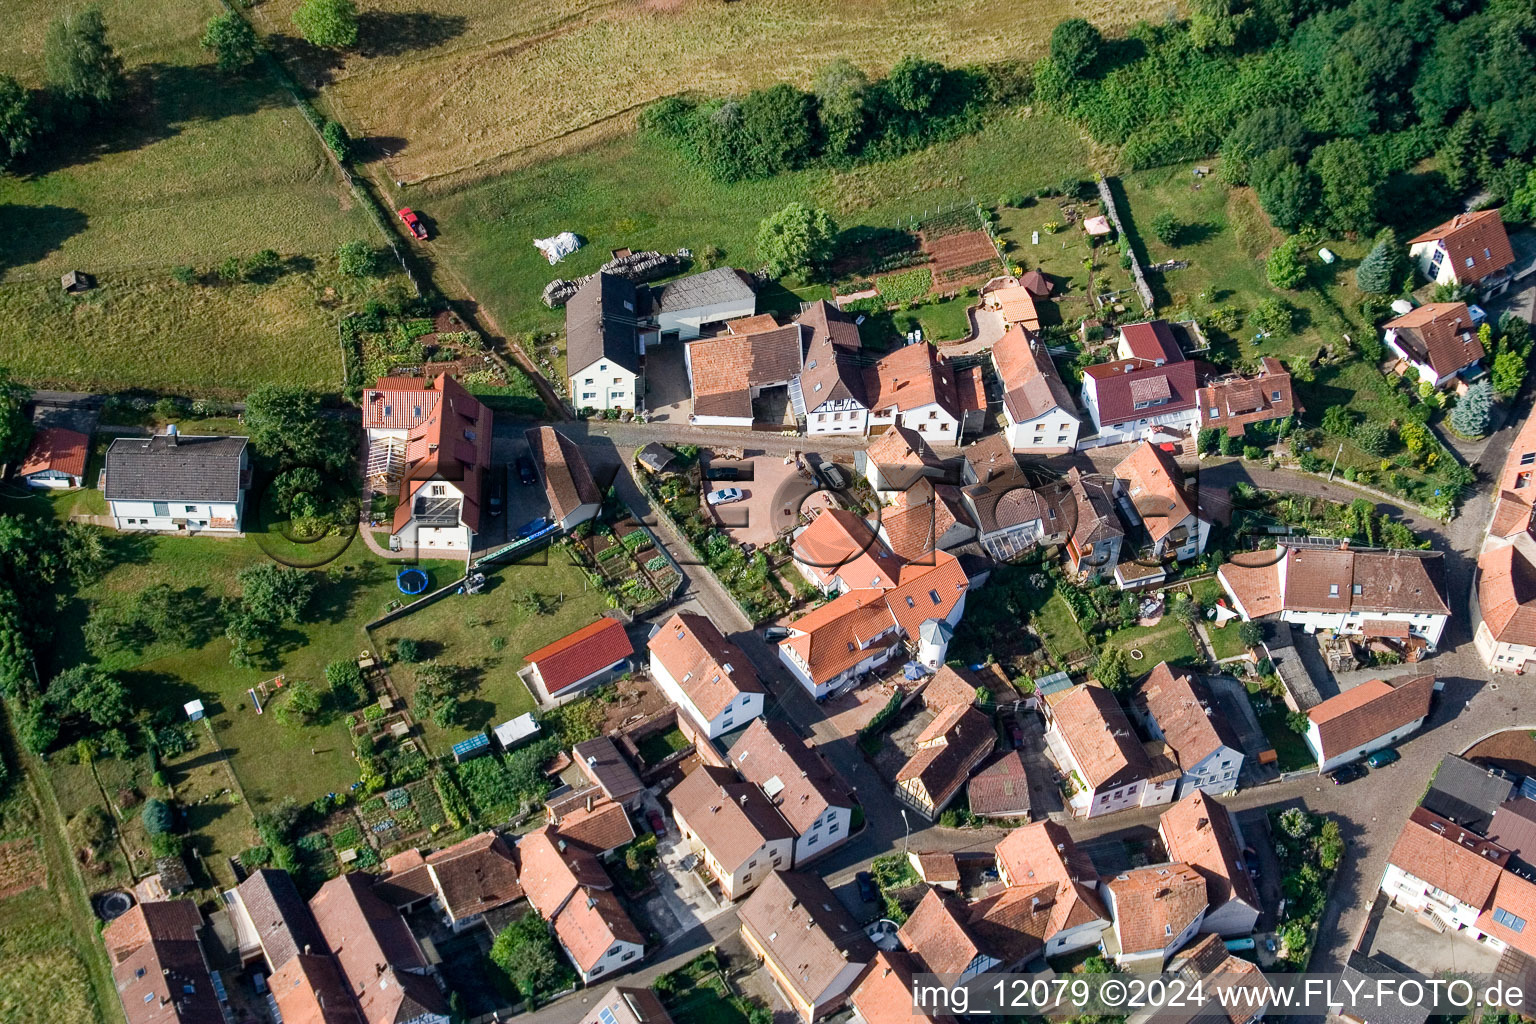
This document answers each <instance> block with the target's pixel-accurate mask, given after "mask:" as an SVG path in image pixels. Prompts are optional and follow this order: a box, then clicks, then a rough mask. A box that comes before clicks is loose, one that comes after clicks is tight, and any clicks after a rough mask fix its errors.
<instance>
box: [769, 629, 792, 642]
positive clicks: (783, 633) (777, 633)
mask: <svg viewBox="0 0 1536 1024" xmlns="http://www.w3.org/2000/svg"><path fill="white" fill-rule="evenodd" d="M789 633H790V629H789V627H788V626H767V627H764V629H763V639H764V640H768V641H770V642H777V641H779V640H787V639H789Z"/></svg>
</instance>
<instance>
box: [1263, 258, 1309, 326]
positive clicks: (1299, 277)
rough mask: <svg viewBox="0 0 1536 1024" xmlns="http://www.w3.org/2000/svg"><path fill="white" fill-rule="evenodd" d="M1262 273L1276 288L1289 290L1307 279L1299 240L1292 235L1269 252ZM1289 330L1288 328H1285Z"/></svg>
mask: <svg viewBox="0 0 1536 1024" xmlns="http://www.w3.org/2000/svg"><path fill="white" fill-rule="evenodd" d="M1264 273H1265V275H1266V276H1267V277H1268V278H1269V283H1270V284H1272V285H1274V286H1275V287H1276V288H1284V289H1286V290H1290V289H1293V288H1295V287H1296V286H1297V285H1299V284H1301V283H1302V282H1303V281H1305V280H1306V279H1307V265H1306V263H1305V262H1304V261H1303V259H1302V255H1301V238H1300V237H1298V236H1296V235H1292V236H1291V237H1289V238H1287V239H1286V240H1285V241H1283V242H1281V243H1280V244H1279V245H1277V246H1275V248H1274V250H1273V251H1271V252H1270V254H1269V257H1268V258H1267V259H1266V260H1265V261H1264ZM1287 329H1289V328H1287Z"/></svg>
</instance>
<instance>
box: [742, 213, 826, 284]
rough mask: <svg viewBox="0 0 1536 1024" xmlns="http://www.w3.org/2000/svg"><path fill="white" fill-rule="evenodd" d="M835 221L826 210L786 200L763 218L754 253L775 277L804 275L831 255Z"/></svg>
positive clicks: (819, 265) (816, 267)
mask: <svg viewBox="0 0 1536 1024" xmlns="http://www.w3.org/2000/svg"><path fill="white" fill-rule="evenodd" d="M836 235H837V225H836V224H835V223H833V221H832V217H831V216H830V215H829V214H828V213H827V211H825V210H823V209H821V208H819V207H808V206H806V205H805V204H803V203H790V204H788V205H787V206H785V207H784V208H783V209H781V210H779V211H778V212H777V213H775V214H773V215H772V216H770V217H768V218H767V219H766V220H764V221H763V222H762V224H761V226H760V227H759V228H758V232H757V254H758V256H759V257H760V258H761V259H762V261H763V263H764V265H765V266H767V268H768V272H769V273H770V274H772V275H773V276H775V277H782V276H784V275H785V274H799V275H805V274H807V273H809V272H812V271H815V270H816V269H818V268H819V267H821V266H822V265H823V264H824V263H825V262H826V260H827V259H828V258H829V257H830V256H831V255H832V240H833V238H834V237H836Z"/></svg>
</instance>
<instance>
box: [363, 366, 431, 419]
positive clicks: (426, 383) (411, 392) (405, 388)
mask: <svg viewBox="0 0 1536 1024" xmlns="http://www.w3.org/2000/svg"><path fill="white" fill-rule="evenodd" d="M432 383H433V382H432V378H430V377H380V378H379V381H378V383H377V384H375V385H374V386H373V387H371V388H368V389H367V390H365V391H364V392H363V429H364V430H413V429H415V428H416V427H419V426H421V424H422V422H423V421H425V420H426V418H427V417H428V416H430V415H432V410H433V409H436V408H437V402H438V399H439V398H441V397H442V393H441V392H439V391H438V390H436V389H435V388H434V387H433V386H432Z"/></svg>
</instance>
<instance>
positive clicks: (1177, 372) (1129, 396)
mask: <svg viewBox="0 0 1536 1024" xmlns="http://www.w3.org/2000/svg"><path fill="white" fill-rule="evenodd" d="M1083 377H1084V380H1083V384H1084V386H1085V387H1086V386H1089V385H1092V387H1093V390H1094V392H1095V393H1096V394H1097V395H1098V401H1099V425H1100V426H1102V427H1112V426H1114V425H1116V424H1119V423H1127V422H1130V421H1131V420H1135V419H1140V418H1143V417H1146V418H1150V417H1152V416H1162V415H1165V414H1167V413H1170V412H1182V411H1185V410H1188V409H1193V408H1194V407H1195V391H1196V372H1195V364H1194V363H1192V362H1182V363H1167V364H1164V365H1163V366H1157V365H1155V364H1153V363H1152V361H1151V360H1148V359H1119V360H1116V361H1115V362H1112V363H1100V364H1098V365H1097V366H1090V367H1088V368H1087V369H1085V370H1083ZM1138 390H1139V391H1146V392H1147V396H1146V397H1144V398H1142V399H1141V400H1143V401H1151V400H1153V399H1155V398H1157V397H1162V396H1164V395H1166V396H1167V399H1168V400H1167V401H1165V402H1163V403H1162V404H1161V405H1154V406H1147V407H1145V408H1141V409H1138V408H1136V402H1137V401H1138V399H1137V397H1136V395H1135V393H1134V392H1135V391H1138Z"/></svg>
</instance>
